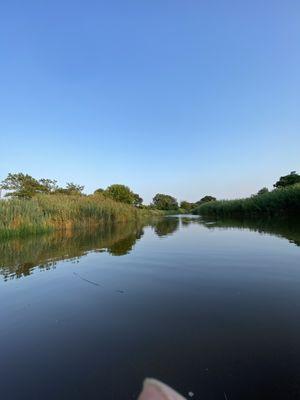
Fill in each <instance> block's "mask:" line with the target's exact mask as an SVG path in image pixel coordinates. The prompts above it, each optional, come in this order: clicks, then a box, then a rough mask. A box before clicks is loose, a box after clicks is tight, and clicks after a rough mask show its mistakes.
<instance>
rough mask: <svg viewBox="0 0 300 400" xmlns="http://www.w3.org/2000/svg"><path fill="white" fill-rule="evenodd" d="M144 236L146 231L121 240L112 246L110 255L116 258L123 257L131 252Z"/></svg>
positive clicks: (109, 249)
mask: <svg viewBox="0 0 300 400" xmlns="http://www.w3.org/2000/svg"><path fill="white" fill-rule="evenodd" d="M143 234H144V231H143V230H142V229H141V230H140V231H137V232H135V233H133V234H132V235H129V236H127V237H125V238H124V239H121V240H119V241H118V242H116V243H114V244H112V245H111V246H110V247H109V248H108V249H107V250H108V252H109V253H110V254H112V255H114V256H123V255H125V254H128V253H130V252H131V250H132V248H133V246H134V245H135V242H136V241H137V240H138V239H140V238H141V237H142V236H143Z"/></svg>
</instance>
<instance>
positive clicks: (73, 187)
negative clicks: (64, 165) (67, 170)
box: [54, 182, 84, 195]
mask: <svg viewBox="0 0 300 400" xmlns="http://www.w3.org/2000/svg"><path fill="white" fill-rule="evenodd" d="M83 189H84V186H82V185H77V184H76V183H73V182H68V183H67V184H66V187H65V188H58V189H57V190H56V191H55V192H54V193H55V194H66V195H81V194H82V191H83Z"/></svg>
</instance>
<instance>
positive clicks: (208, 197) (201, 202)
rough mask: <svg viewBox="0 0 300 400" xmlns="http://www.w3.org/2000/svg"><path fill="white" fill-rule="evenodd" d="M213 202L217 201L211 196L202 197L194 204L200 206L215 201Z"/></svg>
mask: <svg viewBox="0 0 300 400" xmlns="http://www.w3.org/2000/svg"><path fill="white" fill-rule="evenodd" d="M215 200H217V199H216V198H215V197H213V196H204V197H202V199H200V200H199V201H197V202H196V205H197V206H200V205H201V204H203V203H208V202H210V201H215Z"/></svg>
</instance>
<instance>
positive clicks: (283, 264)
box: [0, 217, 300, 400]
mask: <svg viewBox="0 0 300 400" xmlns="http://www.w3.org/2000/svg"><path fill="white" fill-rule="evenodd" d="M299 245H300V225H299V223H297V222H296V221H290V222H282V221H280V222H276V223H274V222H271V221H262V222H255V223H254V222H247V221H243V222H240V221H239V222H237V221H218V222H210V221H206V222H205V221H201V220H199V219H195V218H194V219H190V218H188V217H181V218H176V217H169V218H165V219H163V220H160V221H156V222H153V223H152V224H150V225H148V226H142V225H136V224H134V225H118V226H112V227H110V228H107V229H106V230H104V231H98V232H75V233H74V234H71V233H59V234H55V235H44V236H40V237H31V238H28V239H26V240H25V239H22V240H21V239H19V240H9V241H4V242H0V321H1V322H0V398H1V399H5V400H7V399H22V400H23V399H72V400H73V399H101V400H110V399H117V400H127V399H128V400H129V399H136V397H137V394H138V392H139V389H140V386H141V383H142V380H143V378H144V377H146V376H151V377H156V378H159V379H161V380H163V381H165V382H167V383H169V384H170V385H172V386H174V387H175V388H176V389H178V390H179V391H180V392H182V393H183V394H184V395H185V396H187V394H188V392H193V393H194V396H193V399H196V400H198V399H206V400H209V399H228V400H233V399H243V400H245V399H251V400H257V399H264V400H265V399H299V398H300V247H299Z"/></svg>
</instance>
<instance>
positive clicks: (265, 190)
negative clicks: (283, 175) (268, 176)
mask: <svg viewBox="0 0 300 400" xmlns="http://www.w3.org/2000/svg"><path fill="white" fill-rule="evenodd" d="M265 193H269V189H268V188H267V187H263V188H262V189H260V190H259V191H258V192H257V194H258V195H259V196H260V195H262V194H265Z"/></svg>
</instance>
